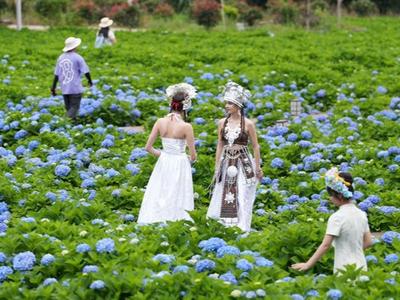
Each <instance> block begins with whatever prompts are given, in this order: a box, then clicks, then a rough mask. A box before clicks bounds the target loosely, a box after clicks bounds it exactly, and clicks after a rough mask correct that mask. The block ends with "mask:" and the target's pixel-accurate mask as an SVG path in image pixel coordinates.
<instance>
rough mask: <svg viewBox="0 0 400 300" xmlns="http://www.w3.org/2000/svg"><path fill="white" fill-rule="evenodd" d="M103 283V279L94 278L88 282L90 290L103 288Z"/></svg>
mask: <svg viewBox="0 0 400 300" xmlns="http://www.w3.org/2000/svg"><path fill="white" fill-rule="evenodd" d="M105 286H106V285H105V283H104V281H103V280H95V281H93V282H92V283H91V284H90V288H91V289H92V290H101V289H104V288H105Z"/></svg>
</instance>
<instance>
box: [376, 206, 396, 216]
mask: <svg viewBox="0 0 400 300" xmlns="http://www.w3.org/2000/svg"><path fill="white" fill-rule="evenodd" d="M377 209H378V210H379V211H381V212H383V213H384V214H385V215H390V214H392V213H395V212H398V211H400V208H397V207H395V206H380V207H377Z"/></svg>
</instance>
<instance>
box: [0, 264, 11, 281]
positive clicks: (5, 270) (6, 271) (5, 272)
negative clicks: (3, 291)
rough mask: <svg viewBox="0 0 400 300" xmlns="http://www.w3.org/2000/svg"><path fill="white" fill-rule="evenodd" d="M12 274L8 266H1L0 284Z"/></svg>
mask: <svg viewBox="0 0 400 300" xmlns="http://www.w3.org/2000/svg"><path fill="white" fill-rule="evenodd" d="M12 273H14V271H13V269H11V268H10V267H9V266H1V267H0V282H2V281H4V280H6V279H7V277H8V275H11V274H12Z"/></svg>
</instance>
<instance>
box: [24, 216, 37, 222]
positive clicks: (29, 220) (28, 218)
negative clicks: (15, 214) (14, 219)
mask: <svg viewBox="0 0 400 300" xmlns="http://www.w3.org/2000/svg"><path fill="white" fill-rule="evenodd" d="M21 222H24V223H35V222H36V220H35V218H32V217H22V218H21Z"/></svg>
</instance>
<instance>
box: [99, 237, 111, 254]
mask: <svg viewBox="0 0 400 300" xmlns="http://www.w3.org/2000/svg"><path fill="white" fill-rule="evenodd" d="M96 250H97V252H99V253H105V252H107V253H111V252H113V251H114V250H115V244H114V241H113V240H112V239H110V238H105V239H101V240H100V241H98V242H97V243H96Z"/></svg>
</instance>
